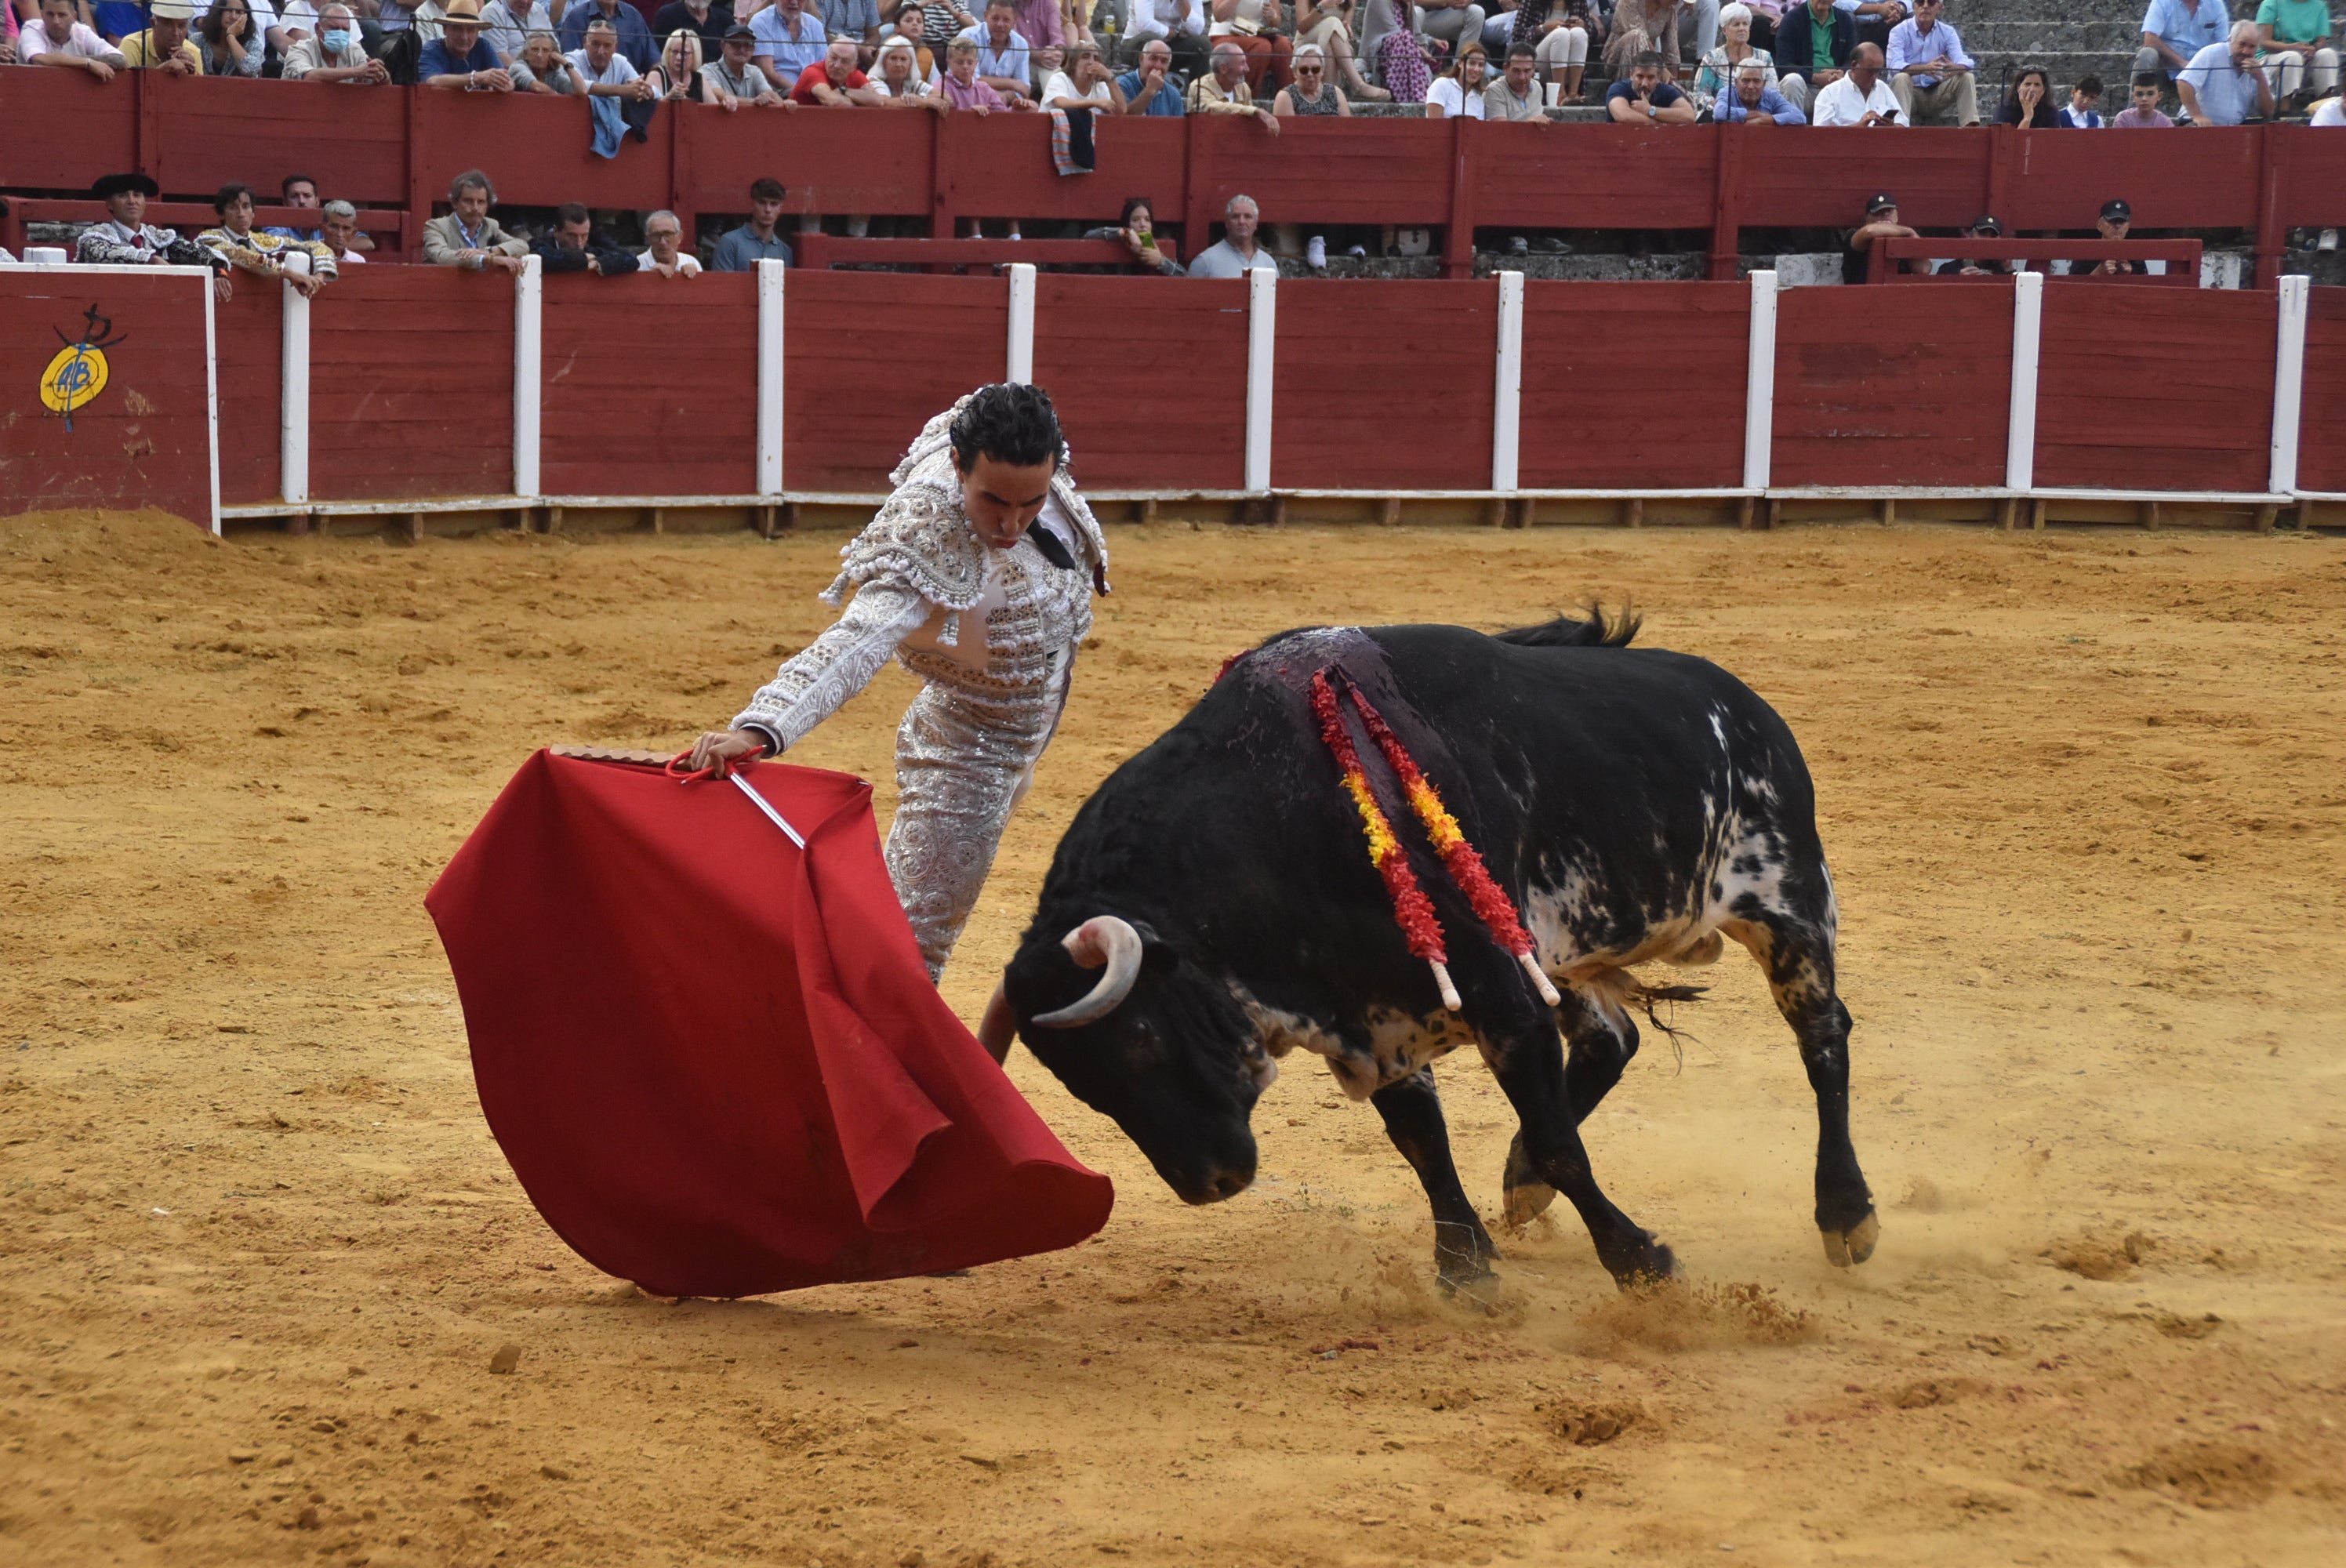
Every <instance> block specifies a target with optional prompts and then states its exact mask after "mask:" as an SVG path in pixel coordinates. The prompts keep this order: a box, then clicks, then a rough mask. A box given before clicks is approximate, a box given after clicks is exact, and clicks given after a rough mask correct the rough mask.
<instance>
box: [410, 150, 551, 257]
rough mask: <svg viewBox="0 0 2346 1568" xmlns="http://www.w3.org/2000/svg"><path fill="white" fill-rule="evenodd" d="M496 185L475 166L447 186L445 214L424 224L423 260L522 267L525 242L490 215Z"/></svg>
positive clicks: (495, 194)
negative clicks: (507, 230)
mask: <svg viewBox="0 0 2346 1568" xmlns="http://www.w3.org/2000/svg"><path fill="white" fill-rule="evenodd" d="M496 199H497V192H496V188H495V187H494V186H492V185H491V184H490V183H489V177H488V176H487V175H485V174H483V173H482V172H481V171H480V170H479V169H477V168H468V169H466V170H465V171H464V173H462V174H460V175H458V176H457V177H456V178H455V179H454V181H452V182H451V183H450V184H449V187H448V207H449V212H448V216H447V217H445V218H435V219H432V220H431V221H430V222H429V223H426V224H425V225H424V226H423V260H425V261H427V262H429V263H431V264H432V265H433V266H434V267H461V268H463V269H464V270H466V271H468V272H478V271H481V270H484V269H485V268H490V267H494V268H495V269H497V270H499V271H503V272H519V271H520V270H522V258H523V257H525V256H526V255H528V254H529V246H528V245H527V243H526V242H525V241H523V240H520V239H515V238H514V237H513V236H512V235H510V234H508V233H506V232H505V230H504V229H500V228H499V227H497V220H496V219H494V218H492V217H490V216H489V209H490V208H491V207H493V206H495V203H496Z"/></svg>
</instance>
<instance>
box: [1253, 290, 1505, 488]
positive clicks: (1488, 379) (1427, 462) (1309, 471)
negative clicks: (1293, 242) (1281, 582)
mask: <svg viewBox="0 0 2346 1568" xmlns="http://www.w3.org/2000/svg"><path fill="white" fill-rule="evenodd" d="M1498 310H1499V284H1498V280H1496V279H1492V278H1485V279H1481V280H1473V281H1464V282H1443V283H1433V282H1423V281H1410V280H1395V279H1386V280H1376V281H1361V280H1332V279H1331V280H1306V281H1301V282H1289V283H1281V284H1280V286H1279V349H1278V354H1277V358H1276V360H1275V361H1274V364H1275V369H1276V372H1277V375H1276V383H1277V391H1276V393H1275V397H1274V401H1273V403H1272V410H1273V412H1272V415H1271V427H1270V482H1271V484H1272V486H1273V487H1274V488H1277V489H1281V490H1318V489H1327V490H1380V489H1395V490H1484V489H1487V488H1489V486H1490V484H1491V423H1492V418H1491V399H1492V396H1493V390H1494V377H1493V375H1492V371H1491V364H1492V356H1493V355H1494V352H1495V351H1496V349H1497V344H1498ZM1244 366H1245V361H1244V360H1243V358H1241V359H1240V360H1239V361H1237V368H1238V369H1239V371H1241V372H1243V370H1244ZM1243 390H1244V382H1243V381H1241V382H1240V383H1239V391H1240V392H1241V393H1242V392H1243ZM1241 401H1243V399H1242V398H1241Z"/></svg>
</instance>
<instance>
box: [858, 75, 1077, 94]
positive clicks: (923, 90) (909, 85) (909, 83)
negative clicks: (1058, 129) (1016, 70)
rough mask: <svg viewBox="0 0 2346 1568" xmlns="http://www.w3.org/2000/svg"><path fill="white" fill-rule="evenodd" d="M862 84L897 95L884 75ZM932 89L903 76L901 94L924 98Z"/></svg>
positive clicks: (875, 90) (877, 91)
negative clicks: (890, 88)
mask: <svg viewBox="0 0 2346 1568" xmlns="http://www.w3.org/2000/svg"><path fill="white" fill-rule="evenodd" d="M863 85H864V86H865V87H870V88H871V89H872V91H873V92H875V93H878V94H879V95H880V96H881V97H883V98H892V97H898V96H899V95H898V94H896V93H894V92H892V91H891V90H889V87H888V78H887V77H885V76H872V77H869V78H867V79H866V80H865V82H864V84H863ZM934 90H935V89H933V87H930V86H929V84H928V83H926V82H924V81H923V80H921V78H920V77H918V76H907V77H905V78H904V91H903V95H902V96H903V97H908V98H925V97H928V96H929V94H930V93H931V92H933V91H934ZM1045 97H1046V98H1047V97H1049V95H1048V94H1047V93H1046V94H1045Z"/></svg>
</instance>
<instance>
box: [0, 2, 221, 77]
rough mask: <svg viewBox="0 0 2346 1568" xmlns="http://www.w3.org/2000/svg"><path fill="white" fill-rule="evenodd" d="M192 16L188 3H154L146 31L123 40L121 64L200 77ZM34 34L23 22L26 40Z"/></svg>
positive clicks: (199, 51)
mask: <svg viewBox="0 0 2346 1568" xmlns="http://www.w3.org/2000/svg"><path fill="white" fill-rule="evenodd" d="M0 4H5V0H0ZM195 15H196V8H195V6H194V5H193V4H192V3H191V0H155V8H154V10H153V11H151V12H149V13H148V17H147V30H146V31H145V32H143V33H132V34H130V35H128V36H127V37H125V38H124V39H123V40H122V63H123V64H124V65H125V66H128V67H129V68H130V69H132V70H134V71H160V72H162V73H163V74H164V75H165V76H202V75H203V74H204V52H203V50H202V49H201V48H200V47H199V46H198V45H197V43H196V41H195V40H194V39H193V38H190V37H189V36H188V35H189V32H190V31H192V29H191V27H190V26H189V24H190V23H191V22H192V21H193V20H194V18H195ZM33 31H34V29H33V25H32V24H30V23H26V26H25V33H26V37H28V38H29V37H30V36H32V33H33Z"/></svg>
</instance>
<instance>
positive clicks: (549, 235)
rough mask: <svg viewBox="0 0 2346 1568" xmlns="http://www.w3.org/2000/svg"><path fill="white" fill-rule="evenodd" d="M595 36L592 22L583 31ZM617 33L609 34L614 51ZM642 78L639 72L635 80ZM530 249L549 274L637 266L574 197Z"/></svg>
mask: <svg viewBox="0 0 2346 1568" xmlns="http://www.w3.org/2000/svg"><path fill="white" fill-rule="evenodd" d="M586 36H587V37H589V38H590V39H591V38H592V37H594V36H595V33H594V29H593V25H592V24H589V26H588V31H587V34H586ZM617 40H618V35H617V33H616V32H615V33H614V34H613V35H612V47H613V49H614V51H615V53H616V51H617ZM643 79H644V78H642V77H640V76H638V77H637V78H636V80H637V81H642V80H643ZM529 253H530V254H531V255H533V256H535V257H536V258H537V259H538V260H539V261H540V262H541V263H542V264H543V265H544V266H545V268H546V273H547V275H548V276H552V275H553V274H555V273H556V272H592V273H595V274H596V275H597V276H598V277H604V278H624V277H626V276H627V274H628V273H630V272H632V271H634V270H636V258H635V253H634V252H633V251H629V250H622V249H619V247H617V245H614V244H612V243H611V241H610V239H608V238H607V236H605V235H604V234H603V233H602V231H601V230H599V229H597V228H596V227H595V220H594V218H593V217H592V215H590V214H589V213H588V212H587V210H586V209H585V208H584V207H581V206H580V205H579V204H578V203H576V202H575V201H568V202H565V203H563V204H562V205H561V206H560V207H558V208H556V209H555V211H554V227H553V228H552V229H548V230H546V232H545V233H543V234H540V235H539V236H538V237H537V238H536V239H534V240H532V241H530V246H529Z"/></svg>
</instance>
